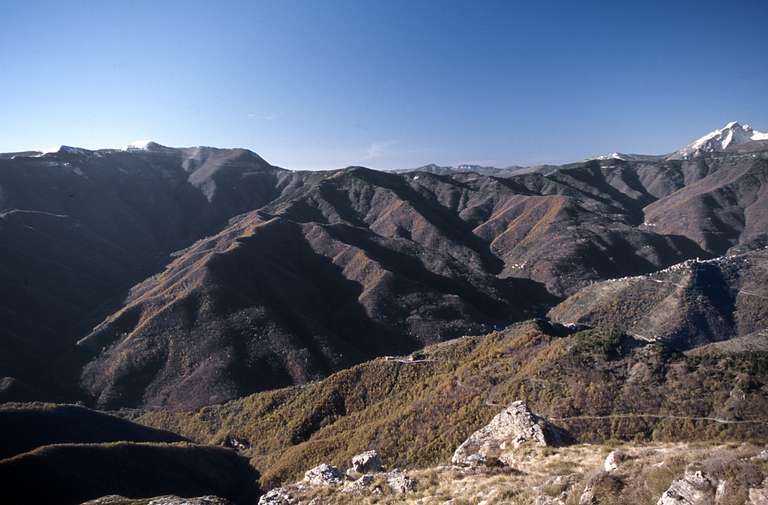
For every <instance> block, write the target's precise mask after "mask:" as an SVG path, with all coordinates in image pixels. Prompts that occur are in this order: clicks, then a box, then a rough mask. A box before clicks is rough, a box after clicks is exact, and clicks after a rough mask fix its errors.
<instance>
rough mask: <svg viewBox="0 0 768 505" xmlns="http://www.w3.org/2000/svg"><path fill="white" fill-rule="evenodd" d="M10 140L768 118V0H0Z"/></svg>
mask: <svg viewBox="0 0 768 505" xmlns="http://www.w3.org/2000/svg"><path fill="white" fill-rule="evenodd" d="M0 20H2V30H0V72H2V73H0V151H14V150H21V149H30V148H48V147H51V146H58V145H60V144H66V145H75V146H82V147H90V148H94V147H121V146H124V145H125V144H127V143H128V142H130V141H132V140H137V139H147V138H149V139H153V140H156V141H158V142H160V143H163V144H166V145H171V146H186V145H215V146H221V147H235V146H238V147H247V148H250V149H252V150H254V151H256V152H258V153H259V154H261V155H262V156H264V157H265V158H266V159H267V160H269V161H270V162H272V163H274V164H277V165H280V166H284V167H287V168H301V169H308V168H335V167H342V166H347V165H353V164H360V165H366V166H371V167H375V168H405V167H412V166H418V165H421V164H425V163H430V162H435V163H440V164H457V163H464V162H468V163H482V164H493V165H499V166H502V165H509V164H534V163H542V162H550V163H558V162H566V161H573V160H578V159H581V158H584V157H586V156H589V155H593V154H600V153H605V152H612V151H623V152H642V153H663V152H669V151H672V150H674V149H676V148H678V147H679V146H681V145H683V144H685V143H687V142H688V141H690V140H692V139H693V138H695V137H698V136H701V135H703V134H704V133H706V132H707V131H709V130H712V129H714V128H716V127H720V126H722V125H723V124H725V123H726V122H728V121H730V120H739V121H743V122H749V123H751V124H752V125H753V126H754V127H755V128H756V129H762V130H768V54H767V53H768V30H766V26H768V2H767V1H765V0H733V1H731V2H724V1H722V0H721V1H718V2H710V1H708V0H700V1H666V2H655V1H652V0H644V1H636V2H627V1H591V0H580V1H574V0H569V1H537V2H531V1H525V2H522V1H521V2H518V1H514V0H508V1H503V2H494V1H474V2H473V1H466V2H458V1H451V0H445V1H420V0H409V1H396V0H386V1H370V0H350V1H338V0H312V1H289V0H281V1H269V2H267V1H216V2H213V1H208V2H198V1H194V0H192V1H190V0H185V1H162V0H160V1H156V2H149V1H147V2H144V1H134V2H131V1H122V2H119V1H100V2H95V1H94V2H86V1H64V0H60V1H56V2H40V1H34V0H24V1H21V0H3V1H2V2H0Z"/></svg>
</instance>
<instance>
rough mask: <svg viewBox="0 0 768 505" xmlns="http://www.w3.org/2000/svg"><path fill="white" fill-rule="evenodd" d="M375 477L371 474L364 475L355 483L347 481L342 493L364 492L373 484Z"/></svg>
mask: <svg viewBox="0 0 768 505" xmlns="http://www.w3.org/2000/svg"><path fill="white" fill-rule="evenodd" d="M373 480H374V479H373V475H370V474H364V475H362V476H361V477H360V478H359V479H357V480H355V481H347V482H345V483H344V488H343V489H342V491H344V492H345V493H355V492H360V491H363V490H365V489H367V488H369V487H371V485H372V484H373Z"/></svg>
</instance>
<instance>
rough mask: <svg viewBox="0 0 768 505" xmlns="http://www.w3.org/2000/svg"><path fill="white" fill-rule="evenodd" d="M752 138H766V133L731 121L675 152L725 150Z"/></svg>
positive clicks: (685, 154)
mask: <svg viewBox="0 0 768 505" xmlns="http://www.w3.org/2000/svg"><path fill="white" fill-rule="evenodd" d="M752 140H768V133H763V132H759V131H755V130H753V129H752V127H751V126H749V125H748V124H744V125H742V124H740V123H739V122H738V121H731V122H730V123H728V124H726V125H725V126H723V127H722V128H719V129H717V130H715V131H712V132H709V133H707V134H706V135H704V136H703V137H701V138H700V139H697V140H695V141H693V142H691V143H690V144H688V145H687V146H685V147H684V148H682V149H680V150H679V151H678V152H677V154H679V155H682V156H693V155H696V154H699V153H711V152H720V151H725V150H726V149H727V148H728V147H729V146H733V145H739V144H744V143H745V142H750V141H752Z"/></svg>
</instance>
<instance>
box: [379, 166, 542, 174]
mask: <svg viewBox="0 0 768 505" xmlns="http://www.w3.org/2000/svg"><path fill="white" fill-rule="evenodd" d="M534 168H535V167H534ZM531 169H532V167H520V166H510V167H503V168H497V167H489V166H483V165H472V164H464V165H456V166H441V165H436V164H434V163H430V164H429V165H424V166H421V167H417V168H406V169H399V170H393V172H395V173H399V174H405V173H411V172H426V173H430V174H436V175H451V174H456V173H462V172H474V173H476V174H481V175H490V176H494V177H509V176H511V175H513V174H515V173H516V172H520V171H527V170H531Z"/></svg>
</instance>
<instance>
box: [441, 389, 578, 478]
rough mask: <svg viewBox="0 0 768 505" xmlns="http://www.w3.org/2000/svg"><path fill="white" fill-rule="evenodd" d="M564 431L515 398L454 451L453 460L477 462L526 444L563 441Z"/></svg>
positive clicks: (480, 462)
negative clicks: (514, 400)
mask: <svg viewBox="0 0 768 505" xmlns="http://www.w3.org/2000/svg"><path fill="white" fill-rule="evenodd" d="M565 439H566V437H565V435H564V433H562V432H560V431H559V430H557V429H556V428H555V427H553V426H552V425H550V424H549V423H548V422H547V421H546V420H544V419H543V418H541V417H539V416H537V415H536V414H534V413H532V412H531V411H530V410H529V409H528V406H527V405H526V403H525V402H523V401H516V402H512V403H511V404H510V405H509V406H508V407H507V408H505V409H504V410H503V411H501V412H500V413H499V414H497V415H496V417H494V418H493V419H491V422H489V423H488V424H487V425H485V426H484V427H482V428H480V429H479V430H477V431H476V432H474V433H473V434H472V435H470V437H469V438H468V439H467V440H465V441H464V443H462V444H461V445H460V446H459V447H458V449H456V452H454V453H453V458H451V462H452V463H453V464H454V465H459V466H470V467H472V466H478V465H482V464H485V463H486V462H487V461H489V460H490V459H492V458H493V459H498V457H499V454H500V453H501V452H502V451H504V450H508V449H516V448H518V447H520V446H521V445H523V444H532V445H537V446H548V445H560V444H562V443H563V442H564V440H565Z"/></svg>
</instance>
